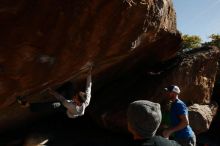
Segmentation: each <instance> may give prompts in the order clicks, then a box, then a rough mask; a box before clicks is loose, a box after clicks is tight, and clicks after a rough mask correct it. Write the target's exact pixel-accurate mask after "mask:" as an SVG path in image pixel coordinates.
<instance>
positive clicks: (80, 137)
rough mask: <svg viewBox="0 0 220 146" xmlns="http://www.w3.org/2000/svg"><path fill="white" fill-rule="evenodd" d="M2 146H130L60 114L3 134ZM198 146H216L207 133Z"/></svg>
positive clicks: (86, 121) (88, 122)
mask: <svg viewBox="0 0 220 146" xmlns="http://www.w3.org/2000/svg"><path fill="white" fill-rule="evenodd" d="M0 137H1V140H0V145H1V146H21V145H22V146H41V145H40V143H43V142H45V143H46V145H47V146H73V145H74V146H90V145H91V146H115V145H129V143H130V141H131V135H128V134H126V133H123V132H122V133H116V132H112V131H108V130H106V129H103V128H102V127H99V126H98V125H97V124H95V123H94V122H92V119H91V118H90V117H89V116H84V117H80V118H77V119H68V118H67V117H66V115H63V114H62V113H58V114H51V115H48V116H47V117H44V118H41V119H39V120H38V121H35V122H33V123H31V124H26V125H20V127H19V128H17V129H16V130H11V131H7V132H5V133H3V134H2V135H1V136H0ZM197 140H198V146H203V144H205V143H206V144H209V146H218V145H219V142H218V141H217V136H213V135H212V133H210V132H207V133H203V134H201V135H198V136H197Z"/></svg>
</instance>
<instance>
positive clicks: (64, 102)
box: [48, 89, 76, 109]
mask: <svg viewBox="0 0 220 146" xmlns="http://www.w3.org/2000/svg"><path fill="white" fill-rule="evenodd" d="M48 92H49V93H50V94H51V95H53V96H54V97H55V98H56V99H57V100H59V101H60V102H61V103H62V104H63V106H64V107H66V108H67V109H76V106H75V105H73V104H72V103H70V102H68V101H67V100H66V98H65V97H63V96H62V95H60V94H59V93H57V92H56V91H54V90H52V89H48Z"/></svg>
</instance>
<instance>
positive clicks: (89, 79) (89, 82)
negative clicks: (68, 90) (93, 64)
mask: <svg viewBox="0 0 220 146" xmlns="http://www.w3.org/2000/svg"><path fill="white" fill-rule="evenodd" d="M91 90H92V73H91V69H90V71H89V74H88V76H87V80H86V91H85V93H86V101H85V102H84V104H85V106H88V105H89V103H90V99H91Z"/></svg>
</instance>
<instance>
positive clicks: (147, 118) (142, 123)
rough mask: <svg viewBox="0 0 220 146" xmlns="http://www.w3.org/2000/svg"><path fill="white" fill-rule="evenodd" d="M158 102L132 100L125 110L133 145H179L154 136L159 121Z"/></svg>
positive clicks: (160, 117)
mask: <svg viewBox="0 0 220 146" xmlns="http://www.w3.org/2000/svg"><path fill="white" fill-rule="evenodd" d="M161 119H162V116H161V110H160V104H158V103H154V102H151V101H147V100H138V101H134V102H132V103H131V104H130V105H129V107H128V110H127V123H128V131H129V132H130V133H131V134H132V135H133V140H134V141H133V142H134V143H133V145H135V146H180V145H179V144H178V143H177V142H175V141H173V140H169V139H166V138H164V137H161V136H156V135H155V134H156V132H157V129H158V127H159V126H160V123H161Z"/></svg>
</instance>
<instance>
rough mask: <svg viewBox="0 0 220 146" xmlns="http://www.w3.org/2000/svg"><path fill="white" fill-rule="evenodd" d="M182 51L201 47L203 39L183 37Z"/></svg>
mask: <svg viewBox="0 0 220 146" xmlns="http://www.w3.org/2000/svg"><path fill="white" fill-rule="evenodd" d="M182 40H183V42H182V49H187V48H198V47H201V42H202V39H201V38H200V37H199V36H197V35H188V34H186V35H183V36H182Z"/></svg>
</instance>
